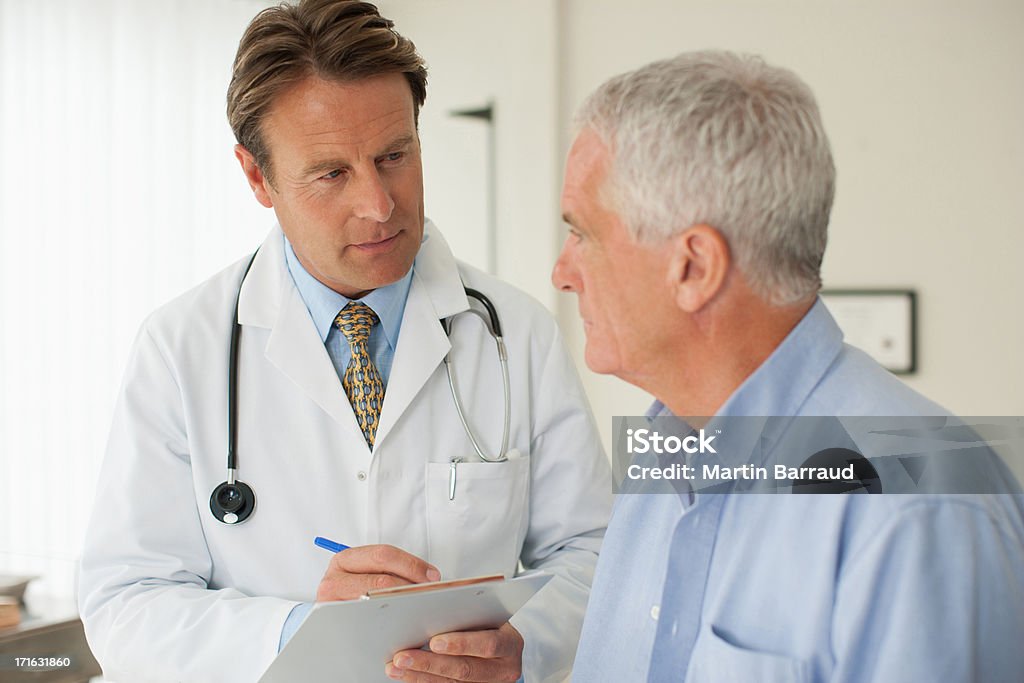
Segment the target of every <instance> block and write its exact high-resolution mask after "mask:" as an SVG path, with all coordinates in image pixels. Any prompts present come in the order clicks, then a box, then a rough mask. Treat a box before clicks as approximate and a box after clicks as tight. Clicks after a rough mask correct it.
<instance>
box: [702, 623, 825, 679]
mask: <svg viewBox="0 0 1024 683" xmlns="http://www.w3.org/2000/svg"><path fill="white" fill-rule="evenodd" d="M811 673H812V672H811V663H810V662H809V661H806V660H802V659H795V658H792V657H787V656H785V655H778V654H773V653H770V652H763V651H760V650H752V649H749V648H746V647H743V646H741V645H739V644H738V643H737V642H736V640H735V639H734V638H731V637H729V636H728V635H727V634H726V633H725V632H724V630H723V629H719V628H718V627H716V626H714V625H708V626H705V627H702V629H701V633H700V635H699V636H698V637H697V642H696V643H695V644H694V648H693V656H692V657H691V658H690V667H689V670H688V671H687V672H686V683H709V682H713V683H750V681H759V682H760V683H775V682H776V681H778V682H779V683H805V682H808V681H810V680H812V679H811Z"/></svg>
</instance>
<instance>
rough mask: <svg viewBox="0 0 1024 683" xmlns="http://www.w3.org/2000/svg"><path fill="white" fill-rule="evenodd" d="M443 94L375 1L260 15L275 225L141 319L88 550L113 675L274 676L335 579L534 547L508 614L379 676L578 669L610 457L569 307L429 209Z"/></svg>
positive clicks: (507, 568)
mask: <svg viewBox="0 0 1024 683" xmlns="http://www.w3.org/2000/svg"><path fill="white" fill-rule="evenodd" d="M425 96H426V69H425V68H424V65H423V61H422V60H421V58H420V56H419V55H418V54H417V53H416V50H415V48H414V46H413V45H412V43H411V42H410V41H409V40H407V39H406V38H404V37H402V36H401V35H399V34H398V33H396V32H395V31H394V29H393V25H392V23H391V22H390V21H388V20H387V19H385V18H383V17H381V16H380V14H379V13H378V12H377V9H376V7H374V6H373V5H371V4H368V3H361V2H349V1H346V0H303V1H302V2H299V3H297V4H295V5H289V4H285V3H282V4H281V5H277V6H274V7H271V8H268V9H266V10H264V11H263V12H261V13H260V14H259V15H258V16H257V17H256V18H255V19H254V20H253V22H252V23H251V24H250V26H249V28H248V29H247V31H246V32H245V35H244V36H243V37H242V40H241V42H240V44H239V47H238V53H237V56H236V59H235V64H234V70H233V77H232V80H231V85H230V88H229V92H228V118H229V120H230V123H231V126H232V129H233V130H234V132H235V135H236V138H237V140H238V145H237V146H236V148H235V154H236V156H237V158H238V160H239V162H240V165H241V168H242V171H243V172H244V174H245V178H246V181H247V182H248V185H249V187H250V188H251V190H252V192H253V195H254V196H255V198H256V200H257V201H259V202H260V203H261V204H262V205H264V206H266V207H268V208H272V209H273V211H274V213H275V214H276V218H277V222H278V224H279V225H278V226H275V227H274V228H273V229H272V230H271V232H270V234H269V235H268V237H267V238H266V240H265V241H264V243H263V245H262V246H261V247H260V248H259V250H258V252H257V253H256V255H255V257H250V256H246V257H245V258H243V259H241V260H240V261H239V262H238V263H236V264H234V265H232V266H230V267H229V268H227V269H226V270H224V271H223V272H221V273H219V274H217V275H215V276H214V277H212V278H211V279H210V280H208V281H207V282H205V283H203V284H201V285H199V286H198V287H196V288H195V289H193V290H192V291H190V292H188V293H186V294H184V295H183V296H181V297H179V298H178V299H176V300H175V301H173V302H171V303H169V304H167V305H166V306H164V307H162V308H161V309H160V310H159V311H157V312H156V313H154V314H153V315H152V316H151V317H150V318H149V319H148V320H147V321H146V322H145V324H144V326H143V329H142V331H141V332H140V334H139V336H138V339H137V341H136V345H135V348H134V350H133V353H132V356H131V360H130V364H129V367H128V370H127V372H126V376H125V381H124V386H123V390H122V394H121V397H120V399H119V401H118V404H117V409H116V413H115V418H114V426H113V429H112V430H111V436H110V442H109V446H108V450H107V458H106V461H105V464H104V469H103V473H102V476H101V482H100V486H99V495H98V496H97V501H96V507H95V510H94V513H93V517H92V521H91V523H90V526H89V531H88V536H87V539H86V543H85V550H84V555H83V558H82V570H81V591H80V594H81V612H82V617H83V621H84V623H85V628H86V633H87V635H88V638H89V643H90V645H91V646H92V648H93V650H94V652H95V653H96V656H97V659H98V660H99V661H100V663H101V664H102V666H103V669H104V672H105V674H107V676H108V677H109V678H112V679H115V680H122V681H143V680H146V681H245V682H250V681H255V680H256V679H257V678H259V676H260V674H261V673H262V672H263V671H264V670H265V669H266V667H267V665H268V663H269V662H270V661H271V660H272V659H273V658H274V657H275V655H276V654H277V652H278V649H279V648H280V647H282V646H285V645H286V644H287V642H288V639H289V637H290V636H291V635H292V634H294V632H295V630H296V629H297V628H298V627H299V625H300V624H301V623H302V621H303V618H304V617H305V615H306V614H307V613H308V612H309V611H310V609H311V608H312V604H313V602H314V599H315V600H317V601H329V600H347V599H352V598H356V597H358V596H360V595H361V594H363V593H365V592H366V591H367V590H368V589H371V588H382V587H387V586H396V585H404V584H409V583H421V582H425V581H433V580H437V579H438V578H447V579H454V578H462V577H467V576H477V575H481V574H493V573H502V574H506V575H512V574H515V573H516V572H517V571H518V568H519V566H520V564H521V565H522V566H525V567H526V568H529V569H544V570H548V571H550V572H551V573H553V574H554V575H555V577H554V578H553V579H552V580H551V582H550V583H549V584H548V585H547V586H545V588H544V589H543V590H542V593H541V594H539V595H538V596H537V598H536V599H535V600H534V601H532V602H531V603H530V604H528V605H526V606H525V607H524V608H523V609H522V610H520V612H519V613H517V614H516V615H515V617H513V619H512V620H511V622H510V623H506V624H503V625H501V626H500V627H499V628H491V629H484V630H476V631H469V632H460V633H449V634H437V635H436V636H435V637H434V638H432V639H431V641H430V643H429V645H430V647H429V649H425V650H421V649H418V648H414V649H411V650H408V651H403V652H399V653H396V654H395V656H394V661H393V662H387V663H385V662H380V663H379V667H380V676H381V677H382V678H383V677H384V675H385V671H386V672H387V674H388V675H389V676H391V677H392V678H394V679H397V680H405V681H436V680H446V681H447V680H469V681H509V680H512V681H514V680H516V679H517V678H519V677H520V675H521V674H525V676H526V677H527V678H528V679H529V680H531V681H535V680H559V681H560V680H562V679H563V678H564V677H565V676H566V675H567V673H568V671H569V668H570V666H571V663H572V656H573V653H574V651H575V647H576V643H577V638H578V636H579V629H580V626H581V623H582V619H583V611H584V606H585V604H586V600H587V593H588V589H589V586H590V580H591V577H592V575H593V570H594V566H595V565H596V562H597V550H598V548H599V546H600V542H601V537H602V535H603V531H604V526H605V523H606V521H607V515H608V510H609V508H610V503H611V485H610V481H609V477H608V467H607V462H606V460H605V458H604V457H603V455H602V453H601V448H600V446H599V442H598V439H597V434H596V431H595V429H594V425H593V421H592V419H591V416H590V413H589V410H588V408H587V405H586V402H585V400H584V398H583V394H582V391H581V389H580V386H579V381H578V378H577V376H576V373H575V370H574V368H573V365H572V362H571V360H570V358H569V356H568V354H567V353H566V351H565V349H564V347H563V344H562V342H561V338H560V336H559V334H558V330H557V328H556V326H555V324H554V321H553V320H552V319H551V316H550V315H549V314H548V313H547V312H546V311H544V309H543V308H542V307H541V306H540V305H539V304H538V303H537V302H535V301H533V300H532V299H530V298H529V297H527V296H525V295H524V294H522V293H521V292H519V291H517V290H515V289H514V288H512V287H510V286H509V285H507V284H504V283H502V282H499V281H498V280H496V279H494V278H492V277H490V276H488V275H486V274H484V273H481V272H479V271H477V270H475V269H473V268H471V267H469V266H466V265H465V264H461V263H458V262H457V261H456V260H455V258H454V256H453V255H452V253H451V251H450V250H449V248H448V246H447V244H446V243H445V241H444V238H443V236H442V235H441V233H440V232H439V231H438V229H437V228H436V227H435V226H433V225H432V224H431V223H430V222H429V221H426V220H425V219H424V214H423V201H424V200H423V176H422V165H421V159H420V142H419V135H418V131H417V116H418V113H419V108H420V106H421V105H422V104H423V102H424V98H425ZM481 293H482V294H483V295H484V296H485V297H486V298H487V299H488V300H489V301H490V302H491V303H493V306H494V308H495V309H496V314H497V317H498V318H499V320H500V323H501V326H502V327H503V329H504V345H505V346H504V347H501V348H500V349H499V346H498V344H496V340H495V338H494V336H493V335H492V332H493V333H497V334H498V335H501V330H500V329H498V325H496V324H494V323H493V322H492V323H491V326H492V327H493V328H494V329H493V330H490V331H489V329H488V326H487V325H486V324H485V323H484V322H483V321H486V320H490V316H489V315H488V311H487V308H486V307H484V306H483V305H482V304H483V302H482V301H478V299H477V297H478V295H479V294H481ZM471 310H472V311H475V312H478V313H481V314H482V315H481V316H479V317H478V316H475V315H460V314H463V313H468V312H470V311H471ZM506 347H507V349H508V363H507V366H508V377H507V378H506V379H507V381H508V385H507V386H506V387H505V391H506V392H507V394H506V393H504V392H503V390H502V386H503V373H502V370H501V367H502V366H501V364H500V363H499V356H503V355H504V352H505V348H506ZM229 349H230V352H229ZM229 358H233V359H237V364H235V363H232V362H230V361H229ZM448 361H450V362H451V365H452V367H453V372H457V371H462V372H459V373H458V374H457V375H453V376H452V377H453V380H452V382H451V384H450V383H449V375H448V374H447V373H446V366H447V363H448ZM453 385H454V386H453ZM236 388H237V400H236V401H235V402H232V401H230V400H229V398H228V396H229V395H230V394H231V392H232V391H234V390H235V389H236ZM456 391H457V393H458V395H459V396H460V397H461V405H462V406H463V407H464V411H461V410H459V408H458V407H457V405H456V403H455V394H456ZM463 412H464V413H465V415H463ZM229 415H230V416H231V417H229ZM232 417H233V418H234V426H233V427H232V426H230V425H231V422H230V420H231V418H232ZM463 417H464V418H465V419H464V420H463ZM467 423H468V424H467ZM464 425H465V428H464ZM235 445H237V450H235V451H232V449H233V448H234V446H235ZM226 453H232V455H231V456H228V457H226ZM236 456H237V457H236ZM320 535H323V536H327V537H330V538H333V539H335V540H336V541H338V542H340V543H342V544H344V545H348V546H352V547H351V548H348V549H344V550H342V551H341V552H338V553H337V554H336V555H331V554H330V553H328V552H326V551H324V550H321V549H320V548H318V547H315V546H314V545H313V539H314V537H317V536H320ZM339 676H344V672H339Z"/></svg>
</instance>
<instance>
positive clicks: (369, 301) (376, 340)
mask: <svg viewBox="0 0 1024 683" xmlns="http://www.w3.org/2000/svg"><path fill="white" fill-rule="evenodd" d="M282 239H283V240H284V255H285V261H286V262H287V264H288V272H289V273H290V274H291V276H292V281H294V282H295V287H296V289H298V290H299V295H300V296H302V301H303V302H305V304H306V308H307V309H308V310H309V316H310V317H311V318H312V319H313V324H314V325H316V330H317V332H318V333H319V334H320V340H321V341H323V343H324V346H325V347H327V354H328V355H329V356H330V357H331V362H332V363H334V369H335V370H337V372H338V377H339V378H341V377H343V376H344V375H345V369H346V368H347V367H348V363H349V361H350V360H351V359H352V350H351V348H350V347H349V345H348V341H347V340H346V339H345V335H343V334H342V333H341V331H340V330H339V329H338V328H337V327H335V326H334V319H335V318H336V317H338V313H340V312H341V309H343V308H345V306H347V305H348V303H349V302H350V301H352V299H349V298H348V297H346V296H343V295H341V294H338V293H337V292H335V291H334V290H333V289H331V288H330V287H328V286H327V285H325V284H324V283H322V282H320V281H319V280H317V279H316V278H315V277H313V276H312V275H310V274H309V272H307V271H306V269H305V268H303V267H302V264H301V263H299V259H298V258H297V257H296V256H295V251H294V250H293V249H292V245H291V243H290V242H289V241H288V239H287V238H286V237H282ZM412 271H413V269H412V268H410V269H409V272H408V273H406V274H405V277H403V278H402V279H401V280H398V281H397V282H393V283H391V284H390V285H387V286H384V287H380V288H378V289H375V290H373V291H372V292H370V293H369V294H367V295H366V296H364V297H363V298H362V299H360V301H362V302H363V303H364V304H366V305H367V306H369V307H370V308H372V309H373V312H374V313H376V314H377V317H378V318H379V319H380V324H379V325H374V326H373V328H372V329H371V330H370V339H369V340H368V341H367V346H368V348H369V351H370V358H372V359H373V364H374V365H376V366H377V371H378V372H379V373H380V376H381V379H382V380H383V381H384V387H385V388H387V385H388V378H389V377H391V364H392V362H393V361H394V359H395V349H396V348H398V334H399V332H401V330H402V315H403V314H404V313H405V300H406V299H407V298H408V296H409V285H410V284H411V283H412Z"/></svg>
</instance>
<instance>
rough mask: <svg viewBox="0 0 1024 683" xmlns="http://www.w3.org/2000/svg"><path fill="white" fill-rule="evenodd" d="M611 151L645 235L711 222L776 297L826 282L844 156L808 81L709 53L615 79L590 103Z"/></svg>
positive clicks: (619, 190) (581, 120)
mask: <svg viewBox="0 0 1024 683" xmlns="http://www.w3.org/2000/svg"><path fill="white" fill-rule="evenodd" d="M581 128H590V129H592V130H593V131H594V132H595V133H597V134H598V136H600V137H601V139H602V140H603V141H604V143H605V144H606V145H608V147H609V149H610V150H611V153H612V158H613V161H612V166H611V172H610V173H609V177H608V183H607V187H606V188H605V191H606V192H607V198H608V200H609V203H610V204H611V207H610V208H613V209H614V210H616V211H617V212H618V213H619V215H620V216H621V217H622V220H623V222H624V223H625V225H626V227H627V229H628V230H629V231H630V232H631V233H632V235H633V236H634V237H635V238H636V239H638V240H641V241H644V242H647V243H651V242H656V241H658V240H663V239H667V238H668V237H670V236H671V235H673V234H675V233H678V232H679V231H680V230H682V229H685V228H687V227H689V226H692V225H698V224H701V223H703V224H707V225H710V226H711V227H713V228H715V229H717V230H718V231H719V232H721V233H722V235H723V236H724V237H725V239H726V240H727V241H728V242H729V247H730V249H731V250H732V252H733V256H734V258H735V259H736V262H737V265H738V267H739V269H740V271H741V272H742V273H743V274H744V277H745V278H746V280H747V282H748V283H749V285H750V286H751V288H752V289H753V290H754V292H755V293H757V294H758V295H759V296H761V297H762V298H764V299H765V300H767V301H769V302H771V303H772V304H775V305H785V304H789V303H793V302H795V301H799V300H801V299H804V298H805V297H808V296H810V295H812V294H814V293H815V292H817V291H818V289H820V287H821V274H820V270H821V260H822V257H823V256H824V253H825V243H826V241H827V238H828V218H829V212H830V211H831V208H832V197H833V195H834V193H835V166H834V165H833V163H832V152H831V150H830V149H829V144H828V138H827V137H826V136H825V130H824V128H823V127H822V124H821V116H820V114H819V112H818V106H817V104H816V103H815V101H814V96H813V95H812V94H811V91H810V89H809V88H808V87H807V86H806V85H805V84H804V83H803V82H802V81H801V80H800V79H799V78H798V77H797V76H796V75H795V74H793V73H792V72H790V71H787V70H785V69H780V68H777V67H773V66H769V65H767V64H765V62H764V61H763V60H761V59H760V58H757V57H752V56H741V55H736V54H733V53H730V52H722V51H706V52H693V53H687V54H682V55H679V56H678V57H675V58H673V59H667V60H663V61H658V62H654V63H652V64H648V65H647V66H644V67H642V68H640V69H637V70H636V71H632V72H630V73H625V74H622V75H620V76H616V77H615V78H612V79H611V80H609V81H607V82H605V83H604V84H603V85H602V86H601V87H600V88H598V90H597V91H596V92H594V93H593V94H592V95H591V96H590V97H589V98H588V99H587V100H586V102H584V104H583V106H582V108H581V109H580V111H579V113H578V114H577V116H576V129H577V130H579V129H581Z"/></svg>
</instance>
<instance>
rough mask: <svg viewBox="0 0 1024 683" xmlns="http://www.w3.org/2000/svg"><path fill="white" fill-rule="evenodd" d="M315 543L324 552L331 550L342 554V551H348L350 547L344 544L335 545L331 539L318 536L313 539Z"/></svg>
mask: <svg viewBox="0 0 1024 683" xmlns="http://www.w3.org/2000/svg"><path fill="white" fill-rule="evenodd" d="M313 543H315V544H317V545H318V546H320V547H321V548H323V549H324V550H330V551H331V552H332V553H340V552H341V551H342V550H348V546H347V545H345V544H344V543H335V542H334V541H332V540H331V539H329V538H324V537H323V536H317V537H316V538H314V539H313Z"/></svg>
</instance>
